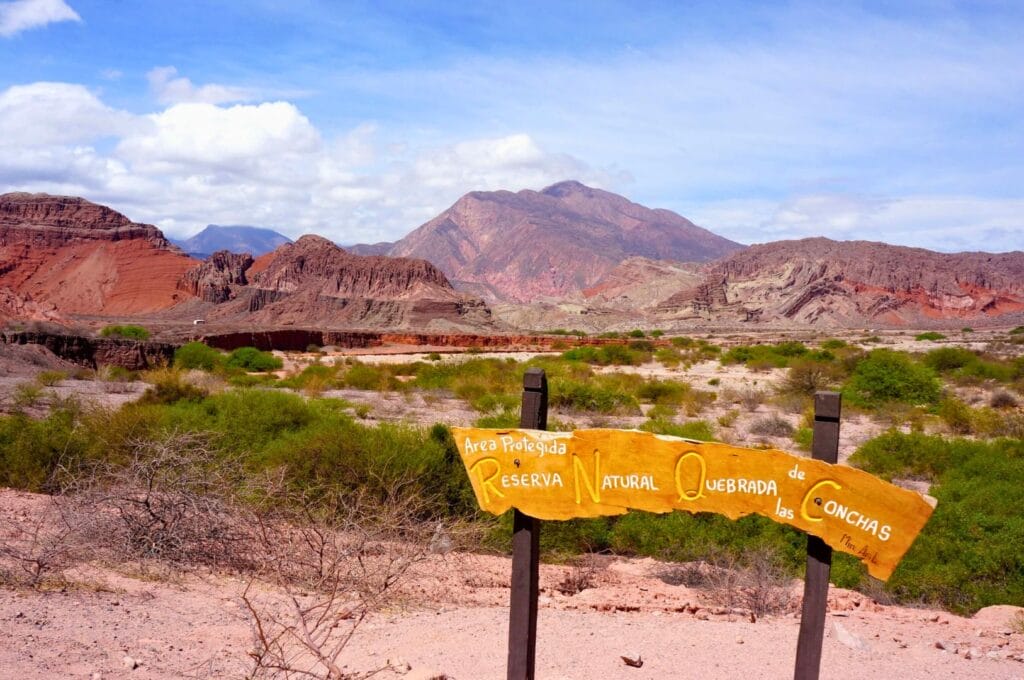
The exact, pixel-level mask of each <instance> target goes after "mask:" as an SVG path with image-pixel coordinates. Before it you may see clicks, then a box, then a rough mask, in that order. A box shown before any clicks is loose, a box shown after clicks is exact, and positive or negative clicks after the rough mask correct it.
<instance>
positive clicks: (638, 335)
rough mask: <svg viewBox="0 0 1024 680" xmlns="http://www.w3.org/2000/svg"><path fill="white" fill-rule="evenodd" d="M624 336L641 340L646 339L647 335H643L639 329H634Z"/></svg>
mask: <svg viewBox="0 0 1024 680" xmlns="http://www.w3.org/2000/svg"><path fill="white" fill-rule="evenodd" d="M626 335H627V336H628V337H630V338H643V337H646V336H647V334H646V333H644V332H643V331H642V330H640V329H639V328H634V329H633V330H631V331H630V332H629V333H627V334H626Z"/></svg>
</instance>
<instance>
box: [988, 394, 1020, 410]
mask: <svg viewBox="0 0 1024 680" xmlns="http://www.w3.org/2000/svg"><path fill="white" fill-rule="evenodd" d="M1017 404H1018V402H1017V398H1016V397H1015V396H1013V395H1012V394H1010V393H1009V392H1007V391H1006V390H996V391H995V392H993V393H992V397H991V398H990V399H989V401H988V405H989V406H991V407H992V408H1017Z"/></svg>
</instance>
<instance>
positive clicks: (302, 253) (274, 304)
mask: <svg viewBox="0 0 1024 680" xmlns="http://www.w3.org/2000/svg"><path fill="white" fill-rule="evenodd" d="M180 285H181V288H182V290H183V291H185V292H187V293H189V294H190V295H191V296H195V297H197V298H199V299H200V300H202V303H198V302H194V303H192V304H190V305H186V306H183V307H182V308H181V310H180V314H181V315H183V317H186V318H187V317H189V316H196V315H201V316H202V317H203V318H205V319H206V320H207V321H215V322H220V323H255V324H258V325H260V326H263V327H268V328H269V327H276V326H303V325H306V326H314V327H318V328H342V327H358V328H403V329H421V330H453V329H471V328H472V329H478V328H481V327H485V326H487V325H488V324H490V310H489V309H488V308H487V307H486V305H484V303H483V302H482V301H481V300H480V299H478V298H474V297H471V296H469V295H465V294H463V293H459V292H457V291H456V290H455V289H453V288H452V286H451V284H450V283H449V282H448V279H446V278H445V276H444V274H443V273H441V271H440V270H439V269H438V268H437V267H435V266H434V265H432V264H430V263H429V262H426V261H424V260H417V259H411V258H396V257H374V256H360V255H351V254H349V253H347V252H345V251H344V250H343V249H341V248H339V247H338V246H336V245H335V244H334V243H331V242H330V241H328V240H327V239H325V238H322V237H320V236H313V235H309V234H307V235H305V236H303V237H301V238H300V239H299V240H298V241H295V242H294V243H288V244H285V245H283V246H281V247H279V248H277V249H275V250H273V251H271V252H269V253H266V254H264V255H262V256H260V257H258V258H256V259H255V260H254V259H253V258H252V257H251V256H250V255H247V254H231V253H228V252H226V251H220V252H217V253H214V254H213V255H212V256H210V257H209V258H208V259H207V260H206V261H205V262H203V263H202V264H201V265H199V266H197V267H195V268H194V269H192V270H191V271H189V272H187V273H186V274H185V276H184V277H183V278H182V281H181V284H180Z"/></svg>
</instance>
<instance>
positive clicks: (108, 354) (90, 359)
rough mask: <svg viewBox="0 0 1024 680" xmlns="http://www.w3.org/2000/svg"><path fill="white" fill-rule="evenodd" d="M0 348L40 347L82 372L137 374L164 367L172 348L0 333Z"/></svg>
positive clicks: (114, 340) (59, 334)
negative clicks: (101, 369)
mask: <svg viewBox="0 0 1024 680" xmlns="http://www.w3.org/2000/svg"><path fill="white" fill-rule="evenodd" d="M0 344H7V345H40V346H42V347H45V348H46V349H48V350H50V352H52V353H53V354H55V355H56V356H58V357H60V358H61V359H63V360H65V361H68V362H70V363H73V364H77V365H78V366H84V367H86V368H99V367H100V366H121V367H122V368H127V369H129V370H132V371H141V370H144V369H148V368H155V367H158V366H166V365H168V364H170V363H171V360H172V359H173V358H174V349H175V345H173V344H170V343H164V342H153V341H139V340H130V339H127V338H113V337H111V338H92V337H87V336H83V335H75V334H73V333H63V332H56V331H11V332H6V333H0Z"/></svg>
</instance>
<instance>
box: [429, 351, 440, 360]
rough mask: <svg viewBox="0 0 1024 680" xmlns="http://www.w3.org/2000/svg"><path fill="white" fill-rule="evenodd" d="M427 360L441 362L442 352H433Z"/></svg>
mask: <svg viewBox="0 0 1024 680" xmlns="http://www.w3.org/2000/svg"><path fill="white" fill-rule="evenodd" d="M427 360H428V361H440V360H441V354H440V352H431V353H430V354H428V355H427Z"/></svg>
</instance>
